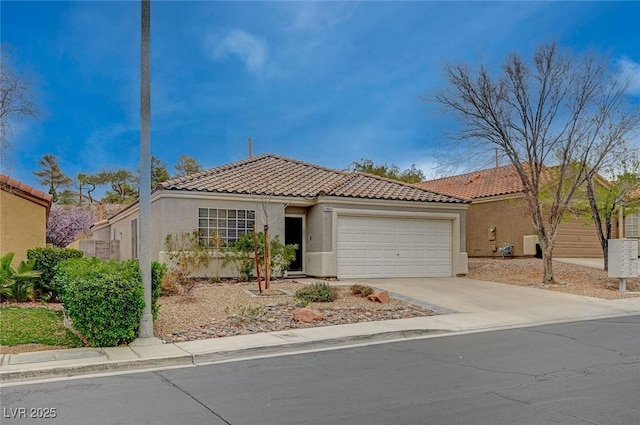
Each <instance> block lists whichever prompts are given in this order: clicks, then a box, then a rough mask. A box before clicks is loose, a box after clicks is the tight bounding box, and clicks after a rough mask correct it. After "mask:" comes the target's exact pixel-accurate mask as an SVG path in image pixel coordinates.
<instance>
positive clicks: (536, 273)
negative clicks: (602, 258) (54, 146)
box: [467, 258, 640, 300]
mask: <svg viewBox="0 0 640 425" xmlns="http://www.w3.org/2000/svg"><path fill="white" fill-rule="evenodd" d="M553 273H554V275H555V278H556V281H557V282H558V283H557V284H555V285H543V284H542V260H541V259H537V258H504V259H503V258H470V259H469V274H468V275H467V277H468V278H470V279H478V280H488V281H493V282H500V283H508V284H510V285H518V286H528V287H534V288H541V289H548V290H551V291H558V292H565V293H568V294H575V295H583V296H587V297H594V298H603V299H607V300H613V299H618V298H628V297H638V296H640V292H639V291H640V278H637V277H636V278H628V279H627V292H619V291H618V279H613V278H609V277H607V272H605V271H604V270H601V269H596V268H593V267H585V266H579V265H576V264H568V263H560V262H557V261H554V262H553Z"/></svg>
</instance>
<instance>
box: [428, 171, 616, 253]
mask: <svg viewBox="0 0 640 425" xmlns="http://www.w3.org/2000/svg"><path fill="white" fill-rule="evenodd" d="M416 187H420V188H422V189H426V190H431V191H434V192H438V193H444V194H447V195H449V196H455V197H460V198H463V199H468V200H470V201H471V205H470V206H469V210H468V211H467V227H466V236H467V237H466V242H467V252H468V253H469V256H470V257H491V256H501V255H502V254H501V252H500V250H499V248H500V247H501V246H503V245H504V244H505V243H507V244H510V245H512V246H513V252H512V254H513V255H515V256H532V255H536V244H537V240H538V237H537V232H536V230H535V228H534V226H533V221H532V218H531V216H530V214H529V211H528V208H527V203H526V200H525V196H524V193H523V186H522V182H521V181H520V178H519V176H518V174H517V172H516V170H515V168H514V167H513V166H512V165H507V166H501V167H495V168H491V169H487V170H481V171H474V172H471V173H466V174H459V175H456V176H451V177H445V178H440V179H435V180H428V181H424V182H421V183H417V184H416ZM613 233H614V235H613V237H614V238H615V237H617V236H616V235H617V227H614V229H613ZM553 255H554V256H555V257H569V258H571V257H573V258H577V257H594V258H598V257H602V248H601V246H600V242H599V240H598V235H597V234H596V231H595V228H594V224H593V223H592V222H588V221H586V220H584V219H581V218H575V217H570V218H567V219H566V220H564V221H563V222H562V223H561V225H560V228H559V230H558V235H557V236H556V244H555V248H554V250H553Z"/></svg>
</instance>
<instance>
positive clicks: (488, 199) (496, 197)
mask: <svg viewBox="0 0 640 425" xmlns="http://www.w3.org/2000/svg"><path fill="white" fill-rule="evenodd" d="M524 198H526V197H525V196H524V193H522V192H517V193H509V194H506V195H493V196H485V197H482V198H476V199H474V200H473V201H471V204H484V203H487V202H496V201H506V200H510V199H524Z"/></svg>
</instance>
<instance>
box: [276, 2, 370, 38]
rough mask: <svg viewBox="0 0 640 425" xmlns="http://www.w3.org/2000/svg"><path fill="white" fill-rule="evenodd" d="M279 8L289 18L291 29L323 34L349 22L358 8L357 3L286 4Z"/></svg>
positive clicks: (281, 4)
mask: <svg viewBox="0 0 640 425" xmlns="http://www.w3.org/2000/svg"><path fill="white" fill-rule="evenodd" d="M279 6H280V7H281V10H283V12H284V13H285V14H286V15H287V16H288V18H289V22H290V27H289V28H290V29H293V30H299V31H323V32H324V31H327V29H328V28H331V27H334V26H338V25H341V24H343V23H345V22H347V21H348V20H349V19H350V18H351V16H352V15H353V13H354V11H355V10H356V9H357V8H358V4H357V3H339V2H336V3H333V2H323V3H321V2H295V3H288V2H284V3H280V4H279Z"/></svg>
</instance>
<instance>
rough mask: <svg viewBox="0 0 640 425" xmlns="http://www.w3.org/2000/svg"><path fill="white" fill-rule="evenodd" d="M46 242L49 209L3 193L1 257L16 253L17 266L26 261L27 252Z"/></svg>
mask: <svg viewBox="0 0 640 425" xmlns="http://www.w3.org/2000/svg"><path fill="white" fill-rule="evenodd" d="M46 238H47V210H46V208H45V207H44V206H42V205H38V204H36V203H34V202H31V201H29V200H27V199H24V198H21V197H19V196H16V195H15V194H13V193H9V192H5V191H4V190H0V255H4V254H6V253H7V252H13V253H15V256H14V259H13V263H14V265H15V264H18V263H19V262H20V261H22V260H26V259H27V250H28V249H30V248H37V247H43V246H45V245H46V240H47V239H46Z"/></svg>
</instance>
